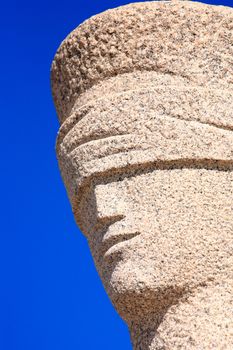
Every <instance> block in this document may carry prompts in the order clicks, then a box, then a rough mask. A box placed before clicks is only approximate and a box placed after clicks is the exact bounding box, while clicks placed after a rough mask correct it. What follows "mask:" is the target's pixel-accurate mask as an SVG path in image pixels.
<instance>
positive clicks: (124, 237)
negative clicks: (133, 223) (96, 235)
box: [103, 231, 140, 253]
mask: <svg viewBox="0 0 233 350" xmlns="http://www.w3.org/2000/svg"><path fill="white" fill-rule="evenodd" d="M139 234H140V232H138V231H136V232H128V233H123V234H122V233H118V234H114V235H111V236H110V237H108V238H105V239H103V244H104V252H105V253H106V252H107V251H108V250H109V249H110V248H112V247H113V246H115V245H117V244H118V243H121V242H125V241H128V240H130V239H131V238H134V237H136V236H138V235H139Z"/></svg>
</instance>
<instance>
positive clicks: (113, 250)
mask: <svg viewBox="0 0 233 350" xmlns="http://www.w3.org/2000/svg"><path fill="white" fill-rule="evenodd" d="M138 235H139V233H135V236H133V237H131V238H129V239H126V240H124V241H121V242H118V243H116V244H114V245H112V246H111V247H110V248H109V249H108V250H107V251H106V252H105V254H104V257H106V258H108V257H110V256H112V255H114V254H119V253H120V252H121V251H122V249H123V248H124V247H125V246H126V245H128V244H129V243H130V242H131V241H132V240H133V239H134V238H135V237H137V236H138Z"/></svg>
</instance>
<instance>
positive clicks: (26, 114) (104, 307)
mask: <svg viewBox="0 0 233 350" xmlns="http://www.w3.org/2000/svg"><path fill="white" fill-rule="evenodd" d="M129 2H132V1H127V0H108V1H107V0H98V1H97V0H76V1H74V0H66V1H59V0H56V1H54V0H47V1H45V0H40V1H28V0H22V1H18V2H15V1H10V0H9V1H8V2H7V1H5V2H4V3H2V4H1V14H0V23H1V24H0V25H1V46H0V47H1V56H0V60H1V64H0V70H1V85H0V90H1V91H0V111H1V137H0V150H1V161H0V168H1V169H0V171H1V172H0V174H1V188H2V190H1V202H0V203H1V204H0V205H1V231H0V234H1V244H0V266H1V267H0V273H1V275H0V349H2V350H78V349H80V350H81V349H87V350H89V349H91V350H92V349H101V350H104V349H106V350H107V349H108V350H114V349H118V350H119V349H122V350H128V349H131V346H130V339H129V335H128V332H127V328H126V326H125V324H124V323H123V322H122V321H121V319H120V318H119V316H118V315H117V314H116V312H115V311H114V309H113V307H112V305H111V303H110V301H109V299H108V297H107V295H106V293H105V291H104V289H103V287H102V284H101V282H100V280H99V278H98V275H97V272H96V270H95V267H94V265H93V262H92V258H91V256H90V253H89V250H88V246H87V243H86V240H85V239H84V237H83V236H82V234H81V233H80V232H79V230H78V228H77V227H76V225H75V223H74V219H73V216H72V213H71V209H70V205H69V202H68V199H67V196H66V192H65V189H64V186H63V184H62V181H61V178H60V174H59V170H58V166H57V161H56V157H55V151H54V144H55V138H56V133H57V130H58V128H59V125H58V121H57V118H56V113H55V109H54V106H53V102H52V98H51V92H50V81H49V70H50V64H51V61H52V58H53V56H54V54H55V51H56V49H57V48H58V46H59V44H60V42H61V41H62V40H63V39H64V38H65V37H66V35H67V34H69V32H70V31H71V30H73V29H74V28H75V27H76V26H77V25H78V24H80V23H81V22H82V21H83V20H85V19H87V18H88V17H90V16H92V15H94V14H96V13H99V12H102V11H104V10H106V9H108V8H112V7H116V6H119V5H123V4H127V3H129ZM209 3H211V1H210V2H209ZM212 3H215V4H224V5H228V6H233V1H231V0H227V1H224V0H223V1H221V0H219V1H212Z"/></svg>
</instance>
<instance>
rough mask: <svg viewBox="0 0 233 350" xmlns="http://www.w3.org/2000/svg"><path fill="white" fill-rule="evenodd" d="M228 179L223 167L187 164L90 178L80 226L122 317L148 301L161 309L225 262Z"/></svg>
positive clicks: (216, 274)
mask: <svg viewBox="0 0 233 350" xmlns="http://www.w3.org/2000/svg"><path fill="white" fill-rule="evenodd" d="M232 183H233V173H232V172H231V171H220V170H219V169H214V168H206V169H205V168H201V167H200V168H194V167H191V166H190V167H187V168H180V169H179V168H178V169H174V168H173V169H144V170H138V171H136V172H135V171H134V174H121V175H119V174H118V175H115V176H112V177H109V178H105V179H104V180H103V179H102V180H98V181H97V180H96V181H93V182H92V184H91V186H90V187H89V189H88V191H86V193H85V196H84V199H83V201H82V213H83V216H82V218H83V221H84V222H85V227H86V231H85V232H84V233H85V234H86V236H87V239H88V242H89V246H90V249H91V252H92V255H93V258H94V261H95V264H96V267H97V270H98V272H99V274H100V277H101V279H102V281H103V283H104V286H105V288H106V291H107V293H108V294H109V296H110V298H111V300H112V302H113V303H114V305H115V306H116V308H117V309H118V312H119V313H120V314H121V316H122V317H123V318H125V319H127V315H128V314H130V313H131V314H132V312H133V313H138V314H141V313H143V310H144V309H145V307H146V309H147V310H148V308H150V305H151V309H152V308H153V309H154V308H158V309H159V308H162V309H165V308H166V307H168V305H171V304H173V303H176V302H177V300H178V299H179V298H180V297H181V295H183V294H184V293H185V290H189V289H190V290H191V289H193V288H195V286H198V285H200V284H203V283H208V281H211V280H213V279H218V278H220V275H224V273H225V271H226V269H227V270H229V269H231V255H232V248H231V247H232V243H233V236H232V232H233V215H232V214H233V201H232V195H233V187H232ZM220 267H221V268H220ZM148 303H149V306H148V305H146V304H148ZM152 304H153V305H152Z"/></svg>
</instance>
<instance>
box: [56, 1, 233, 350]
mask: <svg viewBox="0 0 233 350" xmlns="http://www.w3.org/2000/svg"><path fill="white" fill-rule="evenodd" d="M232 57H233V9H231V8H227V7H223V6H210V5H205V4H202V3H197V2H187V1H177V0H174V1H171V2H168V1H167V2H162V1H161V2H143V3H134V4H130V5H127V6H123V7H120V8H117V9H113V10H109V11H106V12H104V13H102V14H99V15H97V16H94V17H92V18H90V19H89V20H87V21H86V22H84V23H83V24H82V25H80V26H79V27H78V28H77V29H75V30H74V31H73V32H72V33H71V34H70V35H69V36H68V38H66V39H65V40H64V41H63V43H62V44H61V46H60V48H59V49H58V52H57V54H56V56H55V59H54V61H53V64H52V74H51V77H52V89H53V97H54V101H55V105H56V109H57V113H58V117H59V120H60V122H61V128H60V131H59V134H58V138H57V145H56V149H57V156H58V161H59V165H60V169H61V173H62V177H63V180H64V182H65V185H66V188H67V193H68V196H69V198H70V202H71V204H72V208H73V212H74V216H75V219H76V221H77V224H78V225H79V227H80V228H81V230H82V231H83V233H84V234H85V235H86V237H87V239H88V242H89V246H90V249H91V252H92V255H93V258H94V261H95V264H96V266H97V269H98V271H99V274H100V277H101V279H102V281H103V284H104V286H105V289H106V291H107V293H108V295H109V297H110V299H111V300H112V303H113V304H114V306H115V308H116V309H117V311H118V312H119V314H120V315H121V317H122V318H123V319H124V320H125V321H126V322H127V324H128V326H129V330H130V333H131V339H132V344H133V347H134V349H135V350H140V349H141V350H171V349H172V350H178V349H184V350H185V349H190V350H192V349H193V350H194V349H195V350H210V349H218V350H220V349H224V350H225V349H226V350H231V349H232V348H233V268H232V266H233V186H232V184H233V115H232V114H233V58H232Z"/></svg>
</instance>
